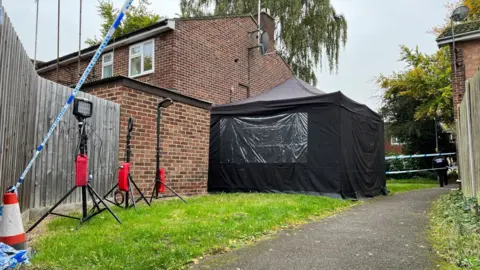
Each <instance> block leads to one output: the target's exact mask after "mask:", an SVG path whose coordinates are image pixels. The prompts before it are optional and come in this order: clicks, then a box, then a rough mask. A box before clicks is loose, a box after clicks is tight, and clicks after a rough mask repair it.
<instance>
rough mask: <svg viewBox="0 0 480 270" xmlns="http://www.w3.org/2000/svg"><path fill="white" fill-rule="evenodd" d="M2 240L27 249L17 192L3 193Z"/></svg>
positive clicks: (0, 227) (0, 239)
mask: <svg viewBox="0 0 480 270" xmlns="http://www.w3.org/2000/svg"><path fill="white" fill-rule="evenodd" d="M0 242H3V243H5V244H7V245H9V246H11V247H13V248H14V249H16V250H21V249H26V248H27V244H26V238H25V230H24V229H23V222H22V216H21V214H20V206H19V205H18V199H17V194H16V193H9V192H7V193H5V194H4V195H3V209H2V220H1V221H0Z"/></svg>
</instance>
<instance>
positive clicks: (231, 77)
mask: <svg viewBox="0 0 480 270" xmlns="http://www.w3.org/2000/svg"><path fill="white" fill-rule="evenodd" d="M261 18H262V19H261V22H262V25H261V28H262V29H263V31H266V32H268V34H269V37H270V39H271V40H270V46H269V48H268V52H269V53H267V54H266V55H261V53H260V51H259V49H258V46H257V33H258V31H256V30H257V24H256V20H255V18H254V17H253V16H252V15H239V16H228V17H203V18H194V19H165V20H162V21H159V22H158V23H155V24H153V25H151V26H148V27H146V28H143V29H140V30H137V31H135V32H132V33H129V34H126V35H124V36H121V37H117V38H116V39H114V40H111V42H110V43H109V45H108V46H107V47H106V49H105V51H104V53H103V55H102V57H101V58H100V59H99V61H98V62H97V64H96V65H95V67H94V69H93V70H92V72H91V74H90V76H89V78H88V80H87V82H86V83H85V84H84V87H83V88H82V91H86V92H88V93H90V94H93V95H96V96H98V97H101V98H104V99H108V100H111V101H114V102H116V103H119V104H120V108H121V111H120V117H121V119H120V125H121V127H120V130H121V131H120V132H121V133H120V145H119V149H120V156H119V161H122V160H123V155H124V151H123V149H125V142H126V138H125V137H126V130H127V121H128V117H130V116H131V115H132V116H133V117H134V118H135V129H134V133H133V137H132V160H133V162H132V174H133V176H134V178H135V181H136V182H137V183H138V184H139V185H140V186H141V187H145V186H146V185H147V184H149V183H151V181H153V180H154V178H155V138H156V137H155V119H156V106H157V104H158V102H159V101H160V100H161V99H162V98H165V97H169V98H172V99H173V100H174V101H175V102H176V103H175V104H174V105H172V106H170V107H168V108H167V109H165V111H164V114H163V115H162V124H161V166H162V167H164V168H165V169H166V172H167V181H168V183H170V186H171V187H172V188H173V189H174V190H176V191H177V192H179V193H181V194H187V195H192V194H202V193H206V187H207V177H208V148H209V133H210V113H209V108H210V106H211V104H223V103H230V102H232V101H236V100H240V99H244V98H247V97H249V96H253V95H257V94H259V93H262V92H264V91H267V90H270V89H271V88H273V87H274V86H276V85H278V84H280V83H282V82H284V81H285V80H287V79H288V78H291V77H292V73H291V71H290V69H289V67H288V66H287V65H286V64H285V63H284V62H283V60H282V59H281V58H280V57H279V56H278V55H277V54H276V53H271V52H274V50H275V44H274V40H273V37H274V30H275V23H274V20H273V18H271V17H270V16H269V15H267V14H265V13H262V16H261ZM96 49H97V46H92V47H89V48H86V49H83V50H82V51H81V57H80V68H79V67H78V61H79V59H78V57H77V54H78V52H74V53H72V54H68V55H65V56H62V57H60V59H59V63H60V65H59V67H58V73H57V65H56V59H55V60H52V61H48V62H43V63H42V64H40V65H38V67H37V71H38V74H39V75H40V76H42V77H45V78H47V79H50V80H53V81H57V82H59V83H62V84H66V85H73V84H75V83H76V82H77V81H78V78H79V77H80V75H79V70H80V72H83V70H84V69H85V67H86V65H87V64H88V62H89V61H90V59H91V57H92V55H93V54H94V52H95V51H96Z"/></svg>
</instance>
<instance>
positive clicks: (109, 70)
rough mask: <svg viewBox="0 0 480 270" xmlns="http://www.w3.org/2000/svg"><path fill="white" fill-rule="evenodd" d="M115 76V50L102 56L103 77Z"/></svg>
mask: <svg viewBox="0 0 480 270" xmlns="http://www.w3.org/2000/svg"><path fill="white" fill-rule="evenodd" d="M112 76H113V52H109V53H106V54H104V55H103V56H102V79H103V78H108V77H112Z"/></svg>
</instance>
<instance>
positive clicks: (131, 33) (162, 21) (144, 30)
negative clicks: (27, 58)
mask: <svg viewBox="0 0 480 270" xmlns="http://www.w3.org/2000/svg"><path fill="white" fill-rule="evenodd" d="M167 23H168V19H164V20H161V21H159V22H157V23H154V24H151V25H149V26H147V27H144V28H142V29H138V30H136V31H133V32H130V33H128V34H125V35H122V36H119V37H117V38H112V39H110V41H109V42H108V45H110V44H112V43H117V42H120V41H122V40H126V39H128V38H130V37H133V36H136V35H139V34H142V33H145V32H148V31H150V30H153V29H155V28H158V27H162V26H166V25H167ZM99 46H100V44H98V45H93V46H90V47H88V48H85V49H83V50H81V51H80V54H82V55H83V54H86V53H88V52H93V51H96V50H97V49H98V47H99ZM77 56H78V51H76V52H73V53H70V54H66V55H64V56H62V57H60V58H59V61H60V62H62V61H63V60H66V59H69V58H74V57H77ZM56 62H57V59H53V60H51V61H46V62H43V63H41V64H38V67H37V69H41V68H43V67H46V66H49V65H52V64H55V63H56Z"/></svg>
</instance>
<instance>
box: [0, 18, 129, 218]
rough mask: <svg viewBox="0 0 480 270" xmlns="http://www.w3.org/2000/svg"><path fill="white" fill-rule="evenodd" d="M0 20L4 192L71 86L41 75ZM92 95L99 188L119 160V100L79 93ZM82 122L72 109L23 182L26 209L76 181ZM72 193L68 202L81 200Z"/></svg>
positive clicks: (91, 145)
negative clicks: (76, 162)
mask: <svg viewBox="0 0 480 270" xmlns="http://www.w3.org/2000/svg"><path fill="white" fill-rule="evenodd" d="M1 15H3V18H4V20H3V24H0V193H2V192H3V191H4V190H6V188H7V187H8V186H11V185H14V184H15V183H16V182H17V180H18V178H19V177H20V175H21V173H22V172H23V170H24V169H25V167H26V165H27V163H28V162H29V161H30V159H31V158H32V156H33V154H34V152H35V149H36V147H37V146H38V145H39V144H40V143H41V141H42V140H43V138H44V136H45V135H46V133H47V131H48V129H49V128H50V126H51V124H52V123H53V121H54V120H55V118H56V117H57V115H58V114H59V113H60V110H61V108H62V106H63V105H64V104H65V102H66V100H67V98H68V97H69V96H70V94H71V92H72V89H71V88H69V87H66V86H62V85H60V84H57V83H54V82H52V81H48V80H46V79H43V78H41V77H40V76H38V75H37V73H36V71H35V69H34V67H33V64H32V61H31V59H30V58H29V57H28V55H27V53H26V52H25V50H24V48H23V46H22V44H21V42H20V40H19V38H18V36H17V35H16V33H15V30H14V28H13V26H12V24H11V21H10V19H9V18H8V16H7V14H6V13H3V14H0V16H1ZM78 96H79V97H84V98H87V99H89V100H90V101H93V104H94V107H93V109H94V111H93V117H92V118H90V119H88V120H87V124H88V127H87V133H88V135H89V141H88V150H89V171H90V173H91V174H93V186H94V188H95V189H97V191H98V192H99V193H100V194H103V193H105V192H106V191H107V189H109V188H110V187H111V186H112V185H113V182H114V175H115V172H116V167H117V160H118V143H119V126H120V105H118V104H115V103H113V102H110V101H106V100H104V99H100V98H97V97H95V96H92V95H89V94H86V93H79V94H78ZM77 145H78V126H77V121H76V119H75V118H74V117H73V115H72V113H71V107H70V109H69V110H68V111H67V112H66V113H65V115H64V116H63V118H62V120H61V122H60V124H59V125H58V126H57V128H56V130H55V132H54V134H53V135H52V136H51V137H50V140H49V141H48V142H47V145H46V146H45V148H44V149H43V150H42V152H41V153H40V156H39V157H38V158H37V160H36V162H35V164H34V166H33V167H32V169H31V171H30V172H29V174H28V175H27V177H26V178H25V181H24V182H23V184H22V185H21V186H20V188H19V196H20V205H21V208H22V211H24V210H26V209H30V208H37V207H42V206H49V205H52V204H54V203H55V202H56V201H57V200H58V199H60V198H61V197H62V195H64V194H65V193H66V192H67V191H68V190H69V189H70V188H71V187H72V186H73V185H74V183H75V181H74V177H75V174H74V159H75V152H76V148H77ZM80 199H81V197H80V194H79V193H77V194H73V195H71V196H70V198H69V199H68V200H67V201H66V202H67V203H72V202H78V201H80Z"/></svg>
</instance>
